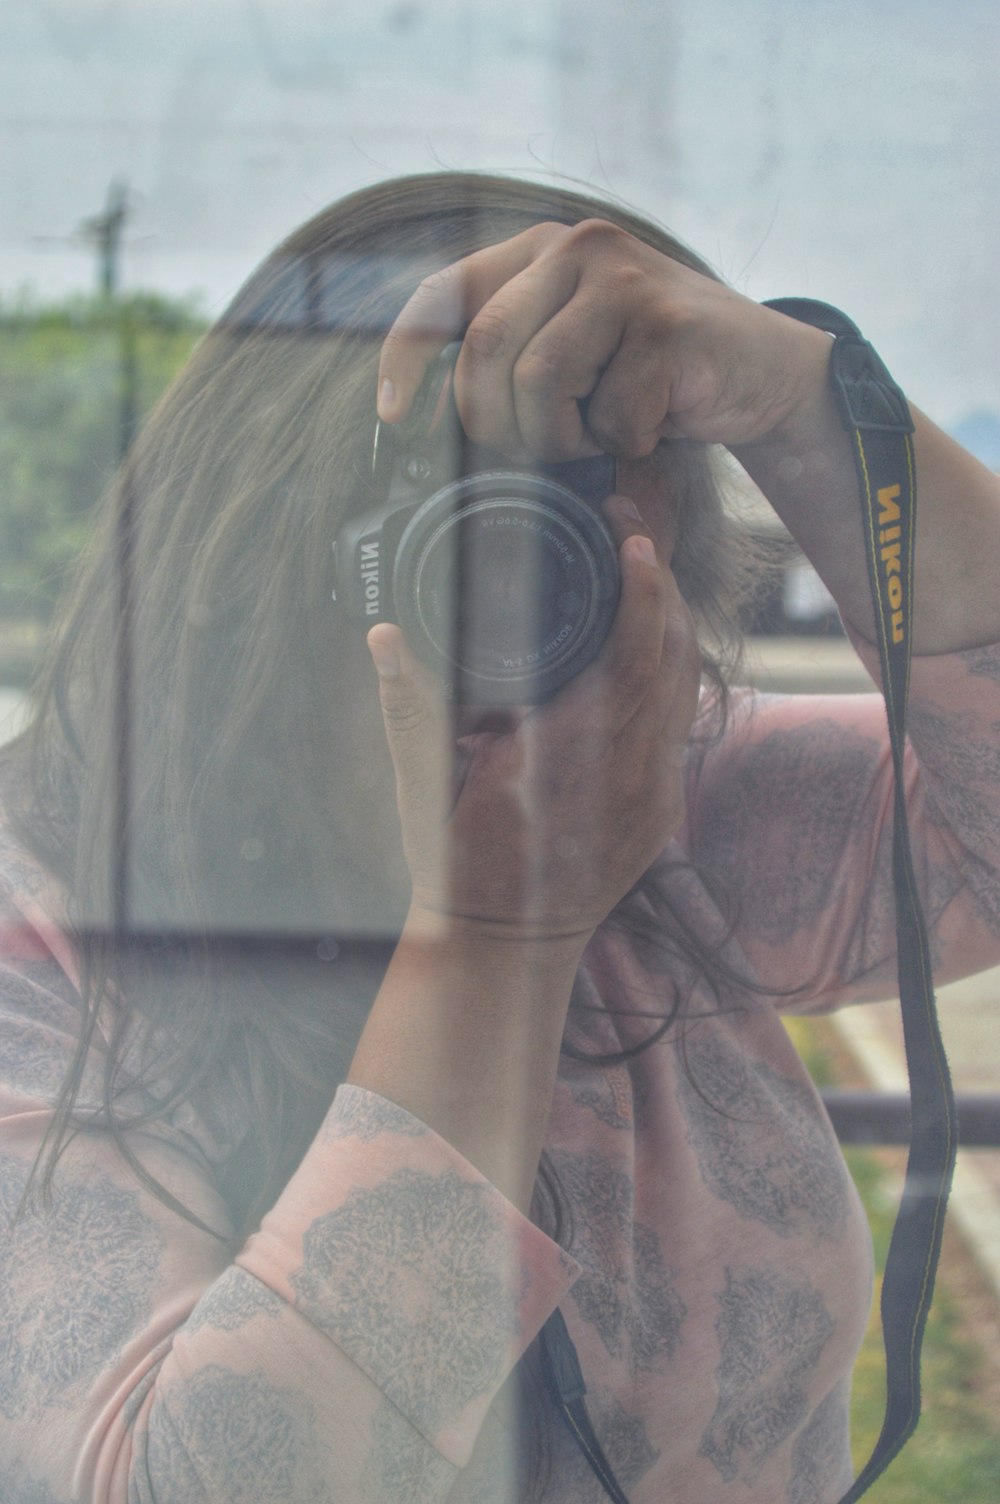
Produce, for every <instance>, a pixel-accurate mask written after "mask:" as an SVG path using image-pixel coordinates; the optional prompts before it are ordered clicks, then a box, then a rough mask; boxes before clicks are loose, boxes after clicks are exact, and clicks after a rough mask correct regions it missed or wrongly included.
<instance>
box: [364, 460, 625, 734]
mask: <svg viewBox="0 0 1000 1504" xmlns="http://www.w3.org/2000/svg"><path fill="white" fill-rule="evenodd" d="M618 593H619V575H618V560H617V555H616V551H615V547H614V543H613V541H612V539H611V536H610V534H609V532H608V530H607V528H606V526H605V524H604V522H603V519H602V518H601V517H600V516H599V515H598V514H597V513H596V512H595V511H594V510H593V508H592V507H590V506H588V505H587V504H586V503H584V502H583V501H582V500H581V499H580V498H579V497H578V496H576V495H575V494H574V493H573V492H572V491H570V490H568V489H567V488H566V487H564V486H561V485H559V484H558V483H557V482H554V481H552V480H550V479H548V478H546V477H543V476H535V475H522V474H518V473H516V472H510V473H508V472H497V473H488V474H482V473H481V474H478V475H476V476H474V477H467V478H465V479H463V480H460V481H458V482H456V483H455V484H454V485H451V486H448V487H446V488H445V489H444V490H443V491H440V492H438V493H437V495H436V496H433V497H431V498H430V500H429V501H427V502H426V503H425V504H424V505H423V506H422V507H421V508H420V509H419V511H418V512H417V513H416V515H415V516H414V517H413V518H412V519H411V521H410V523H409V525H408V527H407V529H406V531H405V533H404V534H403V537H402V539H401V540H400V546H399V551H398V554H397V561H396V570H395V576H394V581H393V594H394V597H395V601H396V605H397V609H398V611H399V619H400V624H401V625H402V627H403V629H404V631H405V632H406V633H407V636H408V637H409V639H410V641H411V642H412V643H413V645H414V647H415V648H416V650H417V651H418V652H420V653H421V655H422V656H423V657H424V658H425V659H426V660H427V661H428V662H429V663H430V664H431V666H432V667H434V668H435V669H436V670H437V671H438V672H440V673H442V674H443V676H444V677H445V678H446V679H447V680H448V682H449V683H450V685H451V687H452V692H453V694H454V697H455V698H456V699H459V700H462V701H464V702H466V703H473V704H494V705H510V704H533V703H537V702H539V701H541V700H545V699H547V698H548V697H549V696H550V695H552V694H554V693H555V691H556V690H557V689H558V688H559V687H560V686H561V685H562V684H564V683H566V681H567V680H568V679H570V678H571V677H573V675H575V674H577V673H579V672H580V670H581V669H582V668H584V667H585V666H586V664H587V663H589V662H590V661H591V660H592V659H593V658H594V657H595V655H596V654H597V653H598V652H599V650H600V647H601V644H602V643H603V642H604V640H605V638H606V636H607V633H608V630H609V629H610V626H611V622H612V620H613V619H614V613H615V608H616V606H617V603H618Z"/></svg>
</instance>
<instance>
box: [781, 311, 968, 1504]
mask: <svg viewBox="0 0 1000 1504" xmlns="http://www.w3.org/2000/svg"><path fill="white" fill-rule="evenodd" d="M767 307H769V308H774V309H776V310H777V311H778V312H779V313H784V314H787V315H788V316H789V317H790V318H794V319H799V320H800V321H801V322H803V323H807V324H812V325H814V326H815V327H816V328H819V329H825V330H826V331H827V333H828V334H832V335H833V336H834V342H833V350H832V352H831V357H830V377H831V381H832V384H833V389H834V393H835V395H836V398H837V403H838V406H839V408H840V416H841V421H842V423H843V425H844V428H845V429H846V430H847V432H848V433H849V434H850V435H851V438H852V447H853V450H854V463H855V468H856V470H857V476H858V487H859V491H860V496H861V511H862V521H863V527H864V536H865V554H866V556H867V560H868V577H869V584H870V586H871V593H872V602H873V605H874V608H875V624H876V632H877V636H878V649H879V660H880V663H881V668H882V692H883V694H884V696H885V706H886V716H887V719H888V723H889V737H890V742H891V746H892V765H893V770H894V774H895V779H894V782H895V791H894V805H893V832H892V868H893V882H894V886H895V893H896V951H897V965H898V970H899V999H900V1007H901V1011H902V1016H903V1035H904V1041H905V1045H906V1065H907V1070H908V1072H909V1078H910V1113H911V1120H910V1152H909V1156H908V1159H907V1165H906V1178H905V1182H904V1185H903V1194H902V1198H901V1201H900V1206H899V1211H898V1213H897V1216H896V1224H895V1227H894V1228H893V1232H892V1239H891V1242H890V1245H889V1255H888V1258H887V1260H886V1266H885V1274H884V1277H883V1282H882V1335H883V1341H884V1344H885V1358H886V1410H885V1419H884V1420H883V1423H882V1431H881V1434H880V1435H879V1438H878V1441H877V1443H876V1445H875V1449H874V1451H873V1452H872V1455H871V1457H870V1458H869V1459H868V1462H867V1463H866V1464H865V1466H864V1468H863V1469H862V1471H861V1473H860V1475H859V1476H858V1477H857V1478H856V1479H855V1481H854V1483H853V1484H852V1485H851V1487H850V1488H849V1489H848V1491H847V1493H846V1494H844V1496H843V1498H842V1500H841V1501H840V1504H854V1501H855V1500H856V1499H859V1498H860V1497H861V1495H862V1494H863V1493H865V1492H866V1490H867V1489H868V1488H870V1486H871V1484H872V1483H873V1482H874V1481H875V1479H876V1478H877V1477H879V1475H880V1474H881V1473H883V1472H884V1471H885V1469H886V1468H887V1467H888V1465H889V1463H890V1462H891V1461H892V1459H893V1458H894V1457H895V1456H896V1455H897V1453H898V1452H899V1451H900V1450H901V1448H902V1447H903V1445H904V1443H905V1442H906V1441H907V1440H908V1438H909V1437H910V1436H911V1435H912V1434H913V1432H914V1430H915V1429H916V1425H917V1421H918V1420H919V1418H920V1349H921V1344H922V1342H923V1335H924V1327H925V1325H926V1322H927V1313H928V1310H929V1308H930V1303H931V1297H932V1295H933V1292H934V1278H935V1274H936V1272H937V1263H938V1256H939V1254H940V1251H941V1234H942V1231H943V1227H944V1214H945V1206H946V1204H947V1200H948V1192H949V1189H950V1187H951V1178H952V1172H953V1170H954V1167H955V1150H956V1147H957V1141H958V1125H957V1120H956V1114H955V1100H954V1097H953V1095H952V1089H951V1077H950V1075H949V1072H948V1062H947V1059H946V1057H945V1052H944V1046H943V1044H942V1041H941V1032H940V1029H939V1027H938V1019H937V1010H936V1008H935V1003H934V984H933V979H932V974H931V961H930V948H929V946H928V943H927V928H926V925H925V923H924V916H923V911H922V908H921V903H920V895H919V891H918V889H917V882H916V876H915V872H914V867H913V857H912V854H911V850H910V833H909V825H908V822H907V814H906V794H905V787H904V782H903V747H904V741H905V736H906V707H907V697H908V693H909V684H910V654H911V633H912V618H913V558H914V537H915V525H916V467H915V463H914V456H913V439H912V434H913V420H912V418H911V417H910V411H909V408H908V407H907V404H906V398H905V397H904V396H903V393H902V392H901V390H900V389H899V387H898V386H897V385H896V383H895V381H894V380H893V378H892V377H891V376H890V374H889V372H888V371H887V369H886V367H885V365H884V364H883V362H882V360H881V358H880V357H879V356H878V355H877V354H876V352H875V351H874V349H873V348H872V346H871V345H870V344H869V343H868V341H867V340H865V339H863V338H862V336H861V334H860V333H859V331H858V329H857V328H856V326H855V325H854V324H853V323H852V322H851V320H850V319H849V318H847V317H846V315H845V314H843V313H841V312H840V311H839V310H838V309H836V308H831V307H830V306H829V305H828V304H826V303H817V302H814V301H813V300H812V299H808V298H777V299H775V300H773V301H772V302H770V303H768V304H767Z"/></svg>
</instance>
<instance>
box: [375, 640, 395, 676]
mask: <svg viewBox="0 0 1000 1504" xmlns="http://www.w3.org/2000/svg"><path fill="white" fill-rule="evenodd" d="M368 651H369V653H371V655H372V662H373V663H374V664H375V667H376V669H377V670H378V673H379V676H380V677H381V678H383V679H397V678H398V677H399V656H398V654H396V653H394V652H393V650H392V648H387V647H386V646H385V644H384V643H382V642H370V643H369V644H368Z"/></svg>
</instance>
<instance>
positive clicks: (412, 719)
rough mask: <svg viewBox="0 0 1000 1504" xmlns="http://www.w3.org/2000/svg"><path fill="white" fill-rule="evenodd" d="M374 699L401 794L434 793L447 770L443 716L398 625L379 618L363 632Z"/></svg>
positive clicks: (426, 795) (424, 795)
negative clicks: (373, 672) (373, 674)
mask: <svg viewBox="0 0 1000 1504" xmlns="http://www.w3.org/2000/svg"><path fill="white" fill-rule="evenodd" d="M367 641H368V651H369V653H370V654H371V657H372V662H373V663H374V665H375V667H376V669H377V671H378V676H379V698H380V700H381V703H382V719H383V721H384V723H385V735H386V740H387V742H388V744H389V752H390V754H391V756H392V761H393V764H394V766H395V769H396V777H397V780H398V783H399V792H400V794H401V795H404V796H410V797H414V796H416V797H418V798H421V799H430V798H433V795H434V792H435V791H436V787H437V785H438V784H439V783H440V784H441V785H442V786H443V784H444V781H445V778H446V774H447V758H446V755H445V753H446V746H445V741H444V735H443V732H444V719H443V714H442V707H441V705H440V704H439V703H438V698H439V697H438V696H436V695H435V694H434V688H433V686H431V685H430V684H429V683H428V682H427V680H428V677H429V676H428V674H427V672H426V670H424V669H423V668H422V667H421V665H420V664H418V663H417V662H416V660H415V659H414V657H413V654H412V653H411V652H410V650H409V647H408V646H407V643H406V639H405V638H404V636H403V634H402V632H401V631H400V630H399V628H398V627H393V626H390V625H389V624H388V623H385V622H382V623H380V624H379V625H378V626H377V627H372V629H371V631H370V632H369V634H368V639H367Z"/></svg>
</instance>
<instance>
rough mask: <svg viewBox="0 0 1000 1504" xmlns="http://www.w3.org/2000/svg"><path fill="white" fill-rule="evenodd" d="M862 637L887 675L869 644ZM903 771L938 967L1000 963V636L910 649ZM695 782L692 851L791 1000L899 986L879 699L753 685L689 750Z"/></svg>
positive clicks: (942, 972)
mask: <svg viewBox="0 0 1000 1504" xmlns="http://www.w3.org/2000/svg"><path fill="white" fill-rule="evenodd" d="M855 646H856V648H857V650H858V652H859V654H860V655H861V657H862V659H863V661H864V662H865V664H866V667H867V668H868V669H869V671H870V672H871V674H872V676H873V678H875V679H876V681H877V678H878V664H877V656H876V654H875V651H874V649H872V648H871V647H870V646H869V645H868V644H867V643H864V642H863V641H860V640H857V639H856V640H855ZM905 782H906V797H907V807H908V811H909V821H910V835H911V843H912V847H913V854H914V862H915V866H916V871H917V880H918V883H919V886H920V891H921V896H922V899H923V903H924V909H925V914H926V916H927V921H928V926H929V929H930V940H931V952H932V958H933V961H934V965H935V973H936V976H937V979H938V981H939V982H945V981H950V980H953V979H955V978H957V977H960V976H966V975H970V974H971V973H973V972H976V971H980V970H982V969H983V968H984V967H986V966H990V965H994V964H996V963H997V962H998V961H1000V870H998V869H1000V647H985V648H976V649H972V650H970V651H967V652H963V653H956V654H946V655H941V656H940V657H927V658H922V659H915V660H914V662H913V666H912V673H911V683H910V714H909V738H908V746H907V751H906V762H905ZM688 794H689V798H688V827H687V830H686V834H685V837H684V841H685V844H686V847H687V851H688V854H689V855H690V857H691V859H692V861H693V862H694V863H695V864H696V866H697V867H698V869H699V870H700V871H701V872H703V874H704V875H705V878H706V880H707V881H708V882H709V884H710V886H712V887H713V889H714V890H716V891H719V892H721V893H722V894H723V896H724V902H725V903H726V904H728V906H729V909H730V913H731V916H732V922H733V925H734V933H735V939H736V940H737V942H738V943H739V944H740V945H741V947H742V950H743V953H744V955H745V956H746V957H747V959H748V960H749V962H750V963H751V966H752V968H753V970H754V972H755V974H756V976H757V977H758V979H759V980H760V981H761V982H762V983H763V984H764V985H765V986H767V987H768V988H770V989H771V990H772V991H773V992H774V994H776V995H778V994H783V996H779V998H778V1001H779V1006H785V1007H788V1008H791V1009H794V1010H795V1011H824V1010H828V1009H832V1008H834V1007H837V1006H840V1005H842V1004H844V1003H849V1002H858V1001H864V1000H866V999H871V998H878V997H885V996H888V995H891V994H892V993H893V992H894V991H895V987H896V955H895V950H896V938H895V918H894V912H895V910H894V897H893V886H892V804H893V770H892V758H891V752H890V748H889V737H888V729H887V723H886V716H885V708H884V705H883V702H882V699H881V696H880V695H878V694H875V693H870V694H860V695H830V696H816V695H771V696H769V695H749V694H748V695H745V696H744V697H743V698H741V699H739V700H738V701H737V702H736V704H735V706H734V710H733V716H732V722H731V726H730V730H729V734H728V735H727V736H726V737H725V738H724V739H723V740H722V741H721V742H720V743H719V744H718V745H717V746H715V747H713V748H710V749H709V750H707V751H706V752H705V754H704V756H703V757H701V758H695V759H693V760H692V766H691V773H690V779H689V790H688Z"/></svg>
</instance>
